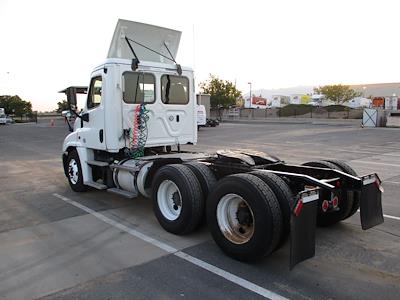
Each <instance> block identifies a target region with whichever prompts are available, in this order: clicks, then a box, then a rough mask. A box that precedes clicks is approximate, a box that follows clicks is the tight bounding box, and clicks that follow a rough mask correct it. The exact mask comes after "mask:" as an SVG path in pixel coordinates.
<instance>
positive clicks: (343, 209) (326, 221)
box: [303, 160, 353, 227]
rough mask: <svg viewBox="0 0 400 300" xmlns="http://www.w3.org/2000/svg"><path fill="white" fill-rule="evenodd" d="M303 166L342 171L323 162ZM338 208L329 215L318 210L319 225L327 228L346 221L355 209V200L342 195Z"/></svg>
mask: <svg viewBox="0 0 400 300" xmlns="http://www.w3.org/2000/svg"><path fill="white" fill-rule="evenodd" d="M303 166H310V167H317V168H328V169H334V170H339V171H341V170H340V168H339V167H338V166H337V165H335V164H333V163H331V162H328V161H323V160H319V161H310V162H307V163H305V164H303ZM338 207H339V210H338V211H333V212H327V213H323V212H322V211H321V210H318V215H317V225H318V226H321V227H327V226H331V225H333V224H336V223H338V222H340V221H342V220H344V219H346V217H347V216H348V215H349V213H350V211H351V209H352V207H353V199H352V198H348V197H347V195H342V196H341V199H340V201H339V205H338Z"/></svg>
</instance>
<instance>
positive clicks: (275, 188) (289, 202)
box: [250, 171, 296, 249]
mask: <svg viewBox="0 0 400 300" xmlns="http://www.w3.org/2000/svg"><path fill="white" fill-rule="evenodd" d="M250 174H253V175H255V176H257V177H258V178H260V179H261V180H263V181H264V182H265V183H266V184H267V185H268V186H269V187H270V188H271V190H272V192H274V194H275V196H276V198H277V200H278V202H279V207H280V209H281V212H282V234H281V239H280V241H279V244H278V247H277V249H278V248H279V247H280V246H282V245H283V244H284V243H285V242H286V240H287V238H288V236H289V232H290V215H291V211H292V209H293V208H294V206H295V204H296V201H295V199H294V197H293V193H292V191H291V190H290V188H289V186H288V185H287V184H286V182H285V181H284V180H283V179H282V178H280V177H279V176H278V175H276V174H273V173H268V172H263V171H254V172H250Z"/></svg>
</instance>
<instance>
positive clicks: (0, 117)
mask: <svg viewBox="0 0 400 300" xmlns="http://www.w3.org/2000/svg"><path fill="white" fill-rule="evenodd" d="M0 124H4V125H5V124H7V117H6V115H4V114H1V115H0Z"/></svg>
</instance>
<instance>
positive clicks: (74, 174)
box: [68, 158, 79, 184]
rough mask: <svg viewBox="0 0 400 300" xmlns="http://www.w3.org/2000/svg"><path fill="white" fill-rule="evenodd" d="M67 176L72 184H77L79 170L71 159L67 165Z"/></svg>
mask: <svg viewBox="0 0 400 300" xmlns="http://www.w3.org/2000/svg"><path fill="white" fill-rule="evenodd" d="M68 176H69V180H70V181H71V183H72V184H77V183H78V180H79V168H78V163H77V162H76V160H75V159H73V158H72V159H71V160H70V161H69V164H68Z"/></svg>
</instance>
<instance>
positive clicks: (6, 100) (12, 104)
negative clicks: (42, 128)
mask: <svg viewBox="0 0 400 300" xmlns="http://www.w3.org/2000/svg"><path fill="white" fill-rule="evenodd" d="M0 107H3V108H4V110H5V111H6V114H12V115H15V116H17V117H20V116H22V115H29V114H32V103H31V102H29V101H24V100H22V99H21V98H20V97H19V96H18V95H15V96H10V95H3V96H0Z"/></svg>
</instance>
